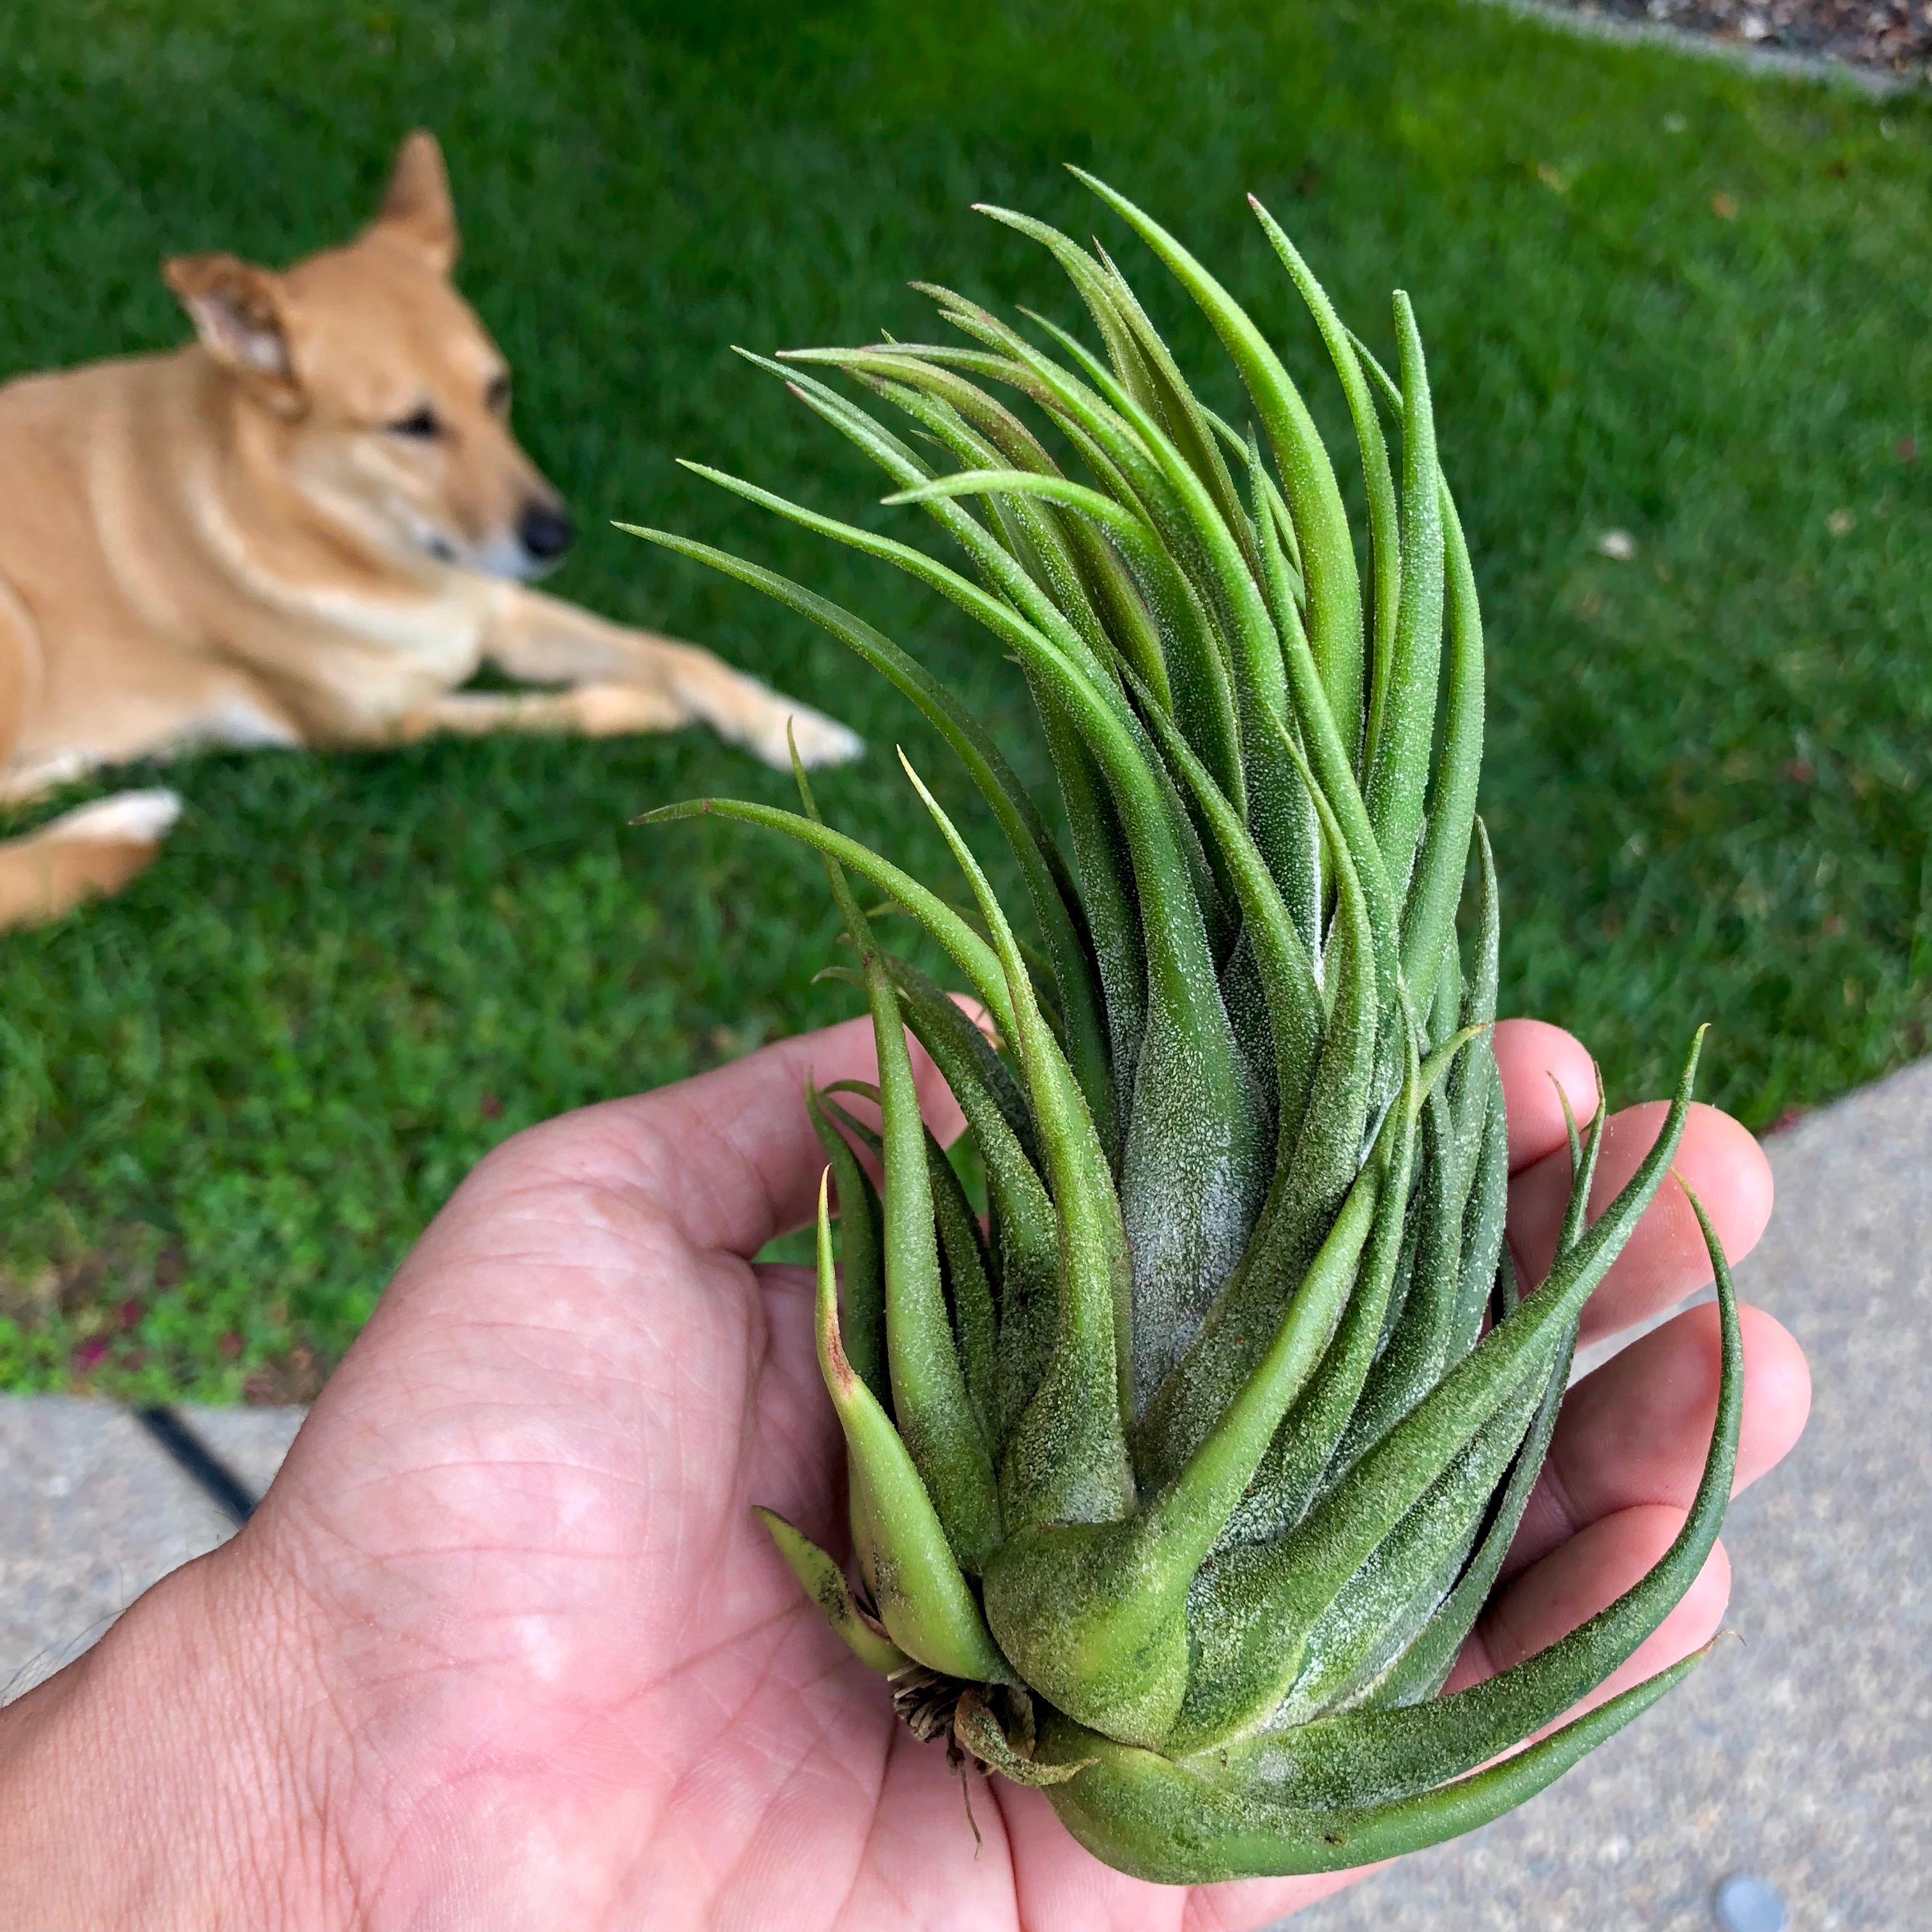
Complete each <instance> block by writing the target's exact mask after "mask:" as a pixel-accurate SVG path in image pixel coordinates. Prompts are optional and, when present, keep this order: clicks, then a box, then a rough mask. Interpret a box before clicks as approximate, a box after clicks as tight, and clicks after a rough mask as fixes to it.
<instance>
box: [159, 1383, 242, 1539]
mask: <svg viewBox="0 0 1932 1932" xmlns="http://www.w3.org/2000/svg"><path fill="white" fill-rule="evenodd" d="M134 1415H135V1418H136V1421H139V1424H140V1425H141V1427H142V1428H143V1429H145V1430H146V1431H147V1432H148V1434H149V1435H150V1436H152V1437H153V1438H154V1440H155V1441H156V1442H158V1443H159V1444H160V1445H161V1447H162V1448H163V1449H165V1450H166V1451H167V1452H168V1454H169V1456H170V1457H172V1458H173V1460H174V1464H175V1468H177V1469H179V1470H180V1471H181V1474H182V1475H184V1476H185V1477H187V1479H188V1481H190V1482H191V1483H192V1484H193V1485H194V1486H195V1487H196V1489H198V1490H200V1492H201V1493H202V1495H203V1496H205V1497H206V1498H207V1499H208V1501H209V1502H211V1503H212V1504H213V1505H214V1507H215V1508H217V1509H218V1510H219V1511H220V1512H221V1514H223V1516H225V1517H227V1519H228V1520H229V1522H230V1523H233V1524H234V1526H236V1529H240V1528H241V1526H242V1524H244V1523H246V1522H247V1521H248V1519H249V1518H250V1517H251V1516H253V1515H254V1514H255V1504H256V1501H257V1499H256V1498H255V1497H254V1496H251V1494H250V1493H249V1491H248V1484H245V1482H243V1481H242V1478H240V1477H239V1476H238V1475H236V1473H235V1472H234V1471H233V1469H229V1466H228V1465H227V1464H226V1463H224V1462H223V1461H222V1460H221V1458H220V1457H218V1456H217V1455H216V1454H215V1453H214V1451H213V1450H211V1448H208V1445H207V1444H206V1443H205V1442H202V1439H201V1438H200V1437H199V1436H197V1435H196V1433H194V1431H193V1430H192V1429H190V1427H188V1426H187V1424H186V1423H185V1422H184V1421H182V1420H181V1418H180V1417H179V1416H178V1415H176V1414H175V1412H174V1411H173V1410H172V1409H161V1408H156V1409H136V1411H135V1412H134Z"/></svg>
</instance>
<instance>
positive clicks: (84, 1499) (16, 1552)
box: [0, 1063, 1932, 1932]
mask: <svg viewBox="0 0 1932 1932" xmlns="http://www.w3.org/2000/svg"><path fill="white" fill-rule="evenodd" d="M1771 1154H1772V1165H1773V1166H1774V1167H1775V1169H1776V1172H1777V1176H1778V1211H1777V1214H1776V1215H1775V1217H1774V1219H1773V1220H1772V1226H1771V1230H1770V1232H1769V1235H1767V1236H1766V1239H1765V1241H1764V1243H1763V1245H1762V1247H1760V1249H1759V1250H1758V1252H1757V1254H1756V1255H1754V1256H1752V1258H1751V1260H1750V1261H1749V1262H1747V1263H1746V1264H1745V1267H1744V1268H1742V1270H1741V1271H1740V1275H1739V1285H1740V1287H1741V1288H1742V1289H1743V1291H1744V1292H1745V1294H1746V1295H1748V1297H1749V1298H1751V1300H1753V1301H1757V1302H1759V1303H1760V1304H1763V1306H1765V1307H1767V1308H1769V1310H1771V1311H1772V1313H1774V1314H1775V1315H1777V1316H1778V1317H1779V1318H1780V1319H1781V1320H1782V1321H1784V1322H1785V1323H1786V1324H1787V1326H1789V1327H1790V1328H1792V1329H1793V1331H1795V1332H1796V1334H1798V1336H1799V1337H1800V1339H1801V1340H1802V1341H1803V1342H1804V1343H1805V1346H1806V1348H1807V1349H1808V1351H1809V1352H1810V1354H1811V1362H1812V1368H1813V1373H1814V1376H1815V1378H1816V1385H1815V1386H1816V1406H1815V1407H1814V1412H1813V1416H1812V1422H1811V1430H1810V1432H1809V1433H1808V1435H1807V1436H1806V1437H1805V1441H1804V1442H1803V1443H1802V1445H1800V1446H1799V1449H1798V1451H1796V1454H1794V1455H1793V1457H1791V1459H1790V1460H1789V1461H1788V1462H1787V1463H1785V1464H1784V1466H1783V1467H1782V1468H1781V1469H1779V1470H1778V1471H1777V1472H1775V1474H1774V1475H1772V1476H1771V1477H1770V1478H1768V1479H1767V1480H1766V1481H1765V1482H1764V1483H1763V1484H1761V1485H1760V1487H1758V1488H1757V1489H1756V1490H1753V1491H1752V1492H1751V1493H1750V1494H1749V1495H1748V1496H1745V1498H1744V1499H1742V1501H1741V1502H1739V1504H1738V1505H1737V1506H1736V1509H1735V1510H1734V1511H1733V1514H1732V1517H1731V1520H1730V1524H1729V1526H1727V1529H1726V1531H1725V1541H1726V1542H1727V1544H1728V1545H1729V1547H1730V1552H1731V1558H1732V1564H1733V1573H1734V1576H1735V1579H1736V1583H1735V1590H1734V1595H1733V1599H1732V1607H1731V1611H1730V1618H1729V1622H1730V1625H1732V1627H1733V1628H1735V1629H1736V1631H1738V1632H1739V1634H1741V1635H1742V1637H1743V1638H1744V1640H1745V1642H1744V1643H1743V1644H1742V1645H1740V1646H1725V1647H1724V1648H1723V1649H1721V1650H1720V1651H1719V1652H1718V1653H1717V1654H1716V1655H1714V1656H1713V1657H1712V1659H1711V1661H1710V1662H1709V1664H1707V1665H1706V1667H1704V1669H1703V1670H1701V1671H1700V1672H1699V1673H1697V1676H1695V1677H1694V1678H1693V1679H1691V1682H1690V1683H1689V1684H1688V1685H1685V1687H1684V1688H1682V1689H1680V1690H1679V1691H1677V1692H1676V1693H1675V1694H1673V1696H1672V1697H1670V1699H1669V1700H1667V1701H1666V1702H1665V1703H1664V1704H1662V1705H1661V1706H1659V1707H1658V1709H1655V1711H1653V1712H1651V1713H1649V1715H1646V1717H1645V1718H1643V1719H1641V1720H1640V1721H1639V1722H1638V1723H1637V1724H1636V1725H1635V1726H1634V1727H1632V1728H1631V1730H1628V1731H1627V1732H1625V1733H1623V1734H1622V1736H1620V1737H1619V1738H1617V1739H1615V1740H1613V1742H1611V1743H1610V1745H1607V1746H1606V1747H1605V1748H1604V1749H1603V1750H1602V1751H1599V1752H1598V1753H1597V1754H1595V1756H1594V1757H1591V1758H1589V1759H1588V1760H1586V1762H1585V1763H1583V1765H1582V1766H1580V1767H1579V1768H1578V1769H1576V1770H1575V1771H1573V1772H1571V1774H1570V1775H1569V1776H1568V1778H1565V1779H1564V1780H1563V1781H1562V1782H1561V1783H1560V1784H1558V1785H1557V1786H1556V1787H1555V1788H1554V1789H1553V1790H1551V1791H1550V1792H1548V1793H1546V1794H1545V1795H1544V1796H1543V1797H1541V1798H1540V1799H1537V1800H1535V1802H1532V1804H1530V1805H1527V1806H1526V1807H1525V1808H1523V1810H1522V1811H1518V1812H1517V1813H1515V1814H1512V1815H1511V1817H1508V1818H1506V1819H1504V1820H1501V1821H1500V1822H1499V1823H1496V1824H1495V1825H1493V1826H1490V1827H1489V1828H1488V1829H1487V1830H1486V1831H1484V1832H1478V1833H1476V1834H1475V1835H1472V1836H1471V1837H1469V1838H1464V1839H1462V1840H1460V1841H1457V1843H1453V1844H1450V1845H1445V1846H1441V1847H1439V1848H1438V1849H1436V1850H1435V1851H1433V1852H1425V1853H1424V1854H1422V1855H1420V1856H1418V1857H1417V1858H1412V1859H1410V1860H1409V1861H1406V1863H1404V1864H1402V1865H1401V1866H1400V1867H1397V1868H1396V1869H1394V1870H1391V1871H1389V1872H1387V1873H1382V1874H1381V1875H1379V1876H1377V1877H1376V1878H1373V1879H1370V1880H1369V1881H1368V1882H1367V1883H1366V1884H1365V1885H1362V1886H1361V1887H1360V1888H1358V1889H1357V1890H1356V1891H1353V1892H1352V1893H1350V1894H1347V1895H1346V1896H1345V1897H1341V1898H1338V1899H1336V1900H1331V1901H1330V1902H1329V1903H1327V1904H1325V1905H1323V1906H1319V1907H1317V1908H1316V1909H1315V1910H1314V1911H1313V1912H1310V1913H1308V1914H1307V1915H1305V1916H1304V1917H1303V1918H1299V1919H1298V1920H1297V1921H1295V1924H1296V1927H1297V1932H1301V1928H1304V1927H1306V1928H1307V1932H1423V1928H1424V1927H1427V1928H1428V1932H1488V1929H1489V1928H1495V1932H1566V1928H1573V1929H1574V1932H1611V1928H1616V1932H1622V1928H1643V1932H1699V1928H1708V1927H1712V1925H1714V1924H1721V1923H1722V1922H1723V1921H1721V1920H1719V1919H1718V1918H1716V1917H1715V1915H1714V1909H1713V1903H1712V1901H1713V1895H1714V1892H1715V1888H1716V1887H1717V1885H1718V1883H1719V1882H1720V1881H1721V1880H1722V1879H1724V1878H1725V1877H1727V1876H1730V1875H1733V1874H1736V1873H1750V1874H1752V1875H1754V1876H1757V1877H1758V1878H1760V1879H1763V1880H1765V1881H1766V1882H1769V1884H1770V1885H1772V1886H1773V1887H1775V1888H1776V1890H1777V1891H1778V1892H1779V1893H1781V1894H1782V1896H1783V1898H1784V1901H1785V1903H1786V1906H1787V1908H1788V1910H1789V1915H1790V1916H1789V1921H1788V1922H1789V1924H1790V1926H1791V1927H1792V1928H1793V1932H1840V1929H1841V1928H1843V1932H1852V1928H1857V1929H1858V1932H1864V1928H1867V1927H1869V1928H1874V1932H1922V1928H1924V1927H1926V1926H1927V1925H1932V1851H1928V1849H1927V1845H1928V1841H1932V1427H1928V1426H1927V1418H1928V1417H1932V1063H1927V1064H1924V1065H1922V1066H1920V1067H1915V1068H1912V1069H1910V1070H1908V1071H1906V1073H1901V1074H1899V1075H1897V1076H1894V1078H1893V1079H1890V1080H1888V1081H1885V1082H1883V1083H1882V1084H1881V1085H1878V1086H1876V1087H1873V1088H1869V1089H1867V1091H1864V1092H1863V1093H1861V1094H1856V1095H1854V1096H1853V1097H1851V1098H1850V1099H1849V1100H1845V1101H1843V1102H1841V1103H1840V1104H1839V1105H1838V1106H1835V1107H1833V1108H1831V1109H1827V1110H1826V1111H1824V1112H1820V1113H1819V1114H1816V1115H1813V1116H1811V1118H1808V1120H1806V1121H1803V1122H1802V1123H1801V1124H1799V1126H1798V1127H1796V1128H1795V1129H1793V1130H1792V1131H1791V1132H1790V1133H1786V1134H1784V1135H1781V1136H1779V1137H1778V1139H1776V1140H1775V1142H1772V1145H1771ZM187 1419H188V1420H189V1421H190V1424H191V1425H192V1426H193V1428H194V1429H195V1430H196V1431H197V1432H198V1433H200V1435H201V1436H202V1438H203V1439H204V1440H205V1442H207V1443H208V1445H209V1447H210V1448H212V1449H214V1451H216V1452H217V1454H219V1455H220V1456H221V1457H223V1459H224V1460H226V1461H227V1462H228V1463H229V1465H230V1466H232V1467H233V1469H235V1470H236V1472H237V1473H238V1474H239V1475H241V1476H242V1478H243V1479H244V1480H245V1481H246V1482H248V1484H251V1486H253V1487H255V1488H256V1489H257V1490H259V1489H260V1488H261V1487H263V1486H265V1485H266V1483H267V1481H268V1480H269V1478H270V1477H271V1476H272V1474H273V1472H274V1471H275V1468H276V1467H277V1466H278V1463H279V1462H280V1460H281V1456H282V1454H283V1453H284V1451H286V1449H287V1446H288V1444H289V1442H290V1440H291V1439H292V1438H293V1435H294V1433H295V1430H296V1427H297V1425H298V1424H299V1421H300V1420H301V1416H300V1412H299V1411H296V1410H253V1411H248V1410H227V1411H192V1412H187ZM228 1530H229V1525H228V1523H227V1522H226V1520H225V1519H224V1518H223V1517H222V1516H221V1514H220V1512H219V1511H217V1509H216V1508H214V1505H212V1504H211V1503H210V1502H208V1500H207V1499H205V1497H204V1496H203V1495H202V1493H200V1492H199V1490H197V1489H196V1487H194V1486H193V1484H192V1483H190V1481H189V1480H188V1479H187V1478H186V1477H185V1476H184V1475H182V1473H181V1472H180V1470H179V1469H178V1468H177V1466H175V1463H172V1462H171V1461H170V1460H169V1459H168V1458H167V1457H166V1456H165V1455H164V1454H163V1452H162V1451H161V1450H160V1448H158V1447H157V1445H155V1443H154V1441H153V1439H151V1437H150V1436H148V1433H146V1432H145V1430H142V1428H141V1427H139V1424H137V1423H136V1421H134V1420H133V1418H131V1417H130V1416H128V1415H125V1414H124V1413H122V1412H119V1411H118V1410H115V1409H111V1408H109V1407H107V1406H105V1405H102V1404H97V1403H83V1402H77V1401H66V1400H58V1399H38V1400H20V1399H13V1400H5V1401H0V1686H10V1687H11V1689H10V1691H9V1692H8V1693H7V1694H12V1693H13V1691H18V1690H20V1689H23V1688H26V1686H27V1685H30V1684H31V1683H34V1682H37V1681H38V1680H39V1679H40V1678H41V1677H43V1676H46V1675H47V1674H48V1673H49V1672H50V1671H51V1670H54V1669H56V1668H58V1666H59V1665H60V1664H62V1663H63V1662H65V1661H66V1660H67V1658H68V1657H70V1656H71V1655H74V1654H75V1653H76V1652H77V1651H78V1650H79V1649H82V1648H83V1647H84V1646H86V1644H87V1643H89V1642H90V1641H92V1639H93V1637H95V1636H98V1634H99V1632H100V1631H101V1629H102V1628H104V1627H105V1625H106V1624H107V1622H110V1621H111V1620H112V1619H113V1616H115V1614H116V1613H118V1611H119V1610H121V1609H122V1608H123V1607H125V1605H126V1604H128V1603H129V1602H130V1601H132V1600H133V1598H134V1597H135V1596H136V1595H139V1592H141V1591H142V1590H143V1589H145V1588H146V1587H147V1586H148V1584H149V1583H151V1582H152V1581H153V1580H154V1579H155V1578H156V1577H160V1576H161V1575H163V1574H165V1573H166V1571H169V1569H171V1568H173V1567H174V1566H175V1565H177V1564H178V1563H181V1562H186V1561H187V1560H188V1559H190V1557H193V1556H196V1555H199V1553H201V1552H202V1551H203V1550H208V1549H211V1548H212V1547H214V1545H215V1544H217V1543H218V1542H220V1541H221V1540H222V1538H223V1536H224V1535H226V1534H227V1533H228ZM1755 1924H1762V1926H1763V1932H1780V1928H1779V1927H1778V1924H1777V1921H1776V1919H1775V1917H1773V1918H1765V1919H1763V1920H1762V1921H1748V1920H1747V1921H1740V1922H1739V1924H1737V1925H1736V1927H1734V1932H1747V1928H1748V1927H1754V1925H1755Z"/></svg>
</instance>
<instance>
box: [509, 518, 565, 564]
mask: <svg viewBox="0 0 1932 1932" xmlns="http://www.w3.org/2000/svg"><path fill="white" fill-rule="evenodd" d="M576 535H577V532H576V530H575V529H574V528H573V527H572V526H571V520H570V518H569V516H568V514H566V513H565V511H562V510H560V509H558V508H556V506H555V505H553V504H550V503H526V504H525V505H523V515H522V516H521V517H520V518H518V520H517V541H518V542H519V543H520V544H522V545H523V547H524V549H526V550H528V551H529V553H530V554H531V556H533V557H535V559H537V561H538V562H539V563H548V562H550V559H552V558H553V557H559V556H562V554H563V553H564V552H565V550H568V549H569V547H570V546H571V542H572V541H573V540H574V538H575V537H576Z"/></svg>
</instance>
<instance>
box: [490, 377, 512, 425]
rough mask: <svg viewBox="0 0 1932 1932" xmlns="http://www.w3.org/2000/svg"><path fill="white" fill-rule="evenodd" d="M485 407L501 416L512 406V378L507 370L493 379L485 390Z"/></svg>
mask: <svg viewBox="0 0 1932 1932" xmlns="http://www.w3.org/2000/svg"><path fill="white" fill-rule="evenodd" d="M483 402H484V407H485V408H487V410H490V412H491V413H492V414H493V415H496V416H501V415H502V413H503V412H504V411H505V410H507V409H508V407H510V378H509V375H508V372H507V371H505V373H504V374H502V375H500V376H497V377H493V378H492V379H491V380H490V386H489V387H488V388H487V389H485V390H484V392H483Z"/></svg>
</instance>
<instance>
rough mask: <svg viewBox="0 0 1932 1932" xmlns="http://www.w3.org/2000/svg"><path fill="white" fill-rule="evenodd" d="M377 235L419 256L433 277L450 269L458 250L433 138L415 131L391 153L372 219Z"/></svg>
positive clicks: (440, 152) (452, 212)
mask: <svg viewBox="0 0 1932 1932" xmlns="http://www.w3.org/2000/svg"><path fill="white" fill-rule="evenodd" d="M376 226H377V228H379V229H381V231H382V232H383V233H384V234H386V235H388V236H392V238H393V239H395V240H396V241H398V242H401V243H403V244H404V246H405V247H407V248H410V249H412V250H413V251H414V252H415V253H416V254H418V255H420V256H421V257H422V258H423V260H425V261H426V262H427V263H428V264H429V265H430V266H431V268H433V269H435V270H436V271H437V273H438V274H439V275H447V274H448V273H449V271H450V269H451V268H452V266H455V261H456V254H457V250H458V246H459V245H460V244H459V241H458V236H457V232H456V207H455V203H454V202H452V201H451V199H450V198H449V174H448V172H446V170H445V169H444V167H443V150H442V148H440V147H438V146H437V140H436V136H434V134H432V133H430V132H429V131H428V129H427V128H423V127H419V128H418V129H417V130H416V132H415V133H413V134H410V135H409V136H407V137H406V138H405V139H404V142H403V145H401V147H400V148H398V149H397V150H396V164H395V167H394V168H393V169H391V171H390V174H389V187H388V189H387V190H386V191H385V193H384V194H383V206H382V209H381V211H380V213H379V214H377V217H376Z"/></svg>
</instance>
